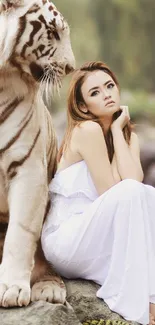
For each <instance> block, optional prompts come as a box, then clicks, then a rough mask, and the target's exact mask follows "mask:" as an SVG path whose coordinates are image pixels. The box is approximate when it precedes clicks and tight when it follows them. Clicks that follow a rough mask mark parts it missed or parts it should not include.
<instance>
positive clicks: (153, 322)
mask: <svg viewBox="0 0 155 325" xmlns="http://www.w3.org/2000/svg"><path fill="white" fill-rule="evenodd" d="M149 325H155V318H154V316H153V315H152V314H151V313H150V314H149Z"/></svg>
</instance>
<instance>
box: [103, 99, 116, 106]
mask: <svg viewBox="0 0 155 325" xmlns="http://www.w3.org/2000/svg"><path fill="white" fill-rule="evenodd" d="M112 104H115V102H114V101H113V100H109V102H107V103H106V104H105V106H109V105H112Z"/></svg>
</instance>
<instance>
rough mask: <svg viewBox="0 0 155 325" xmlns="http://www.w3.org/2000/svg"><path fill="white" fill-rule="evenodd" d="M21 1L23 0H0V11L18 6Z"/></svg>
mask: <svg viewBox="0 0 155 325" xmlns="http://www.w3.org/2000/svg"><path fill="white" fill-rule="evenodd" d="M23 2H24V1H23V0H0V12H2V11H8V10H11V9H15V8H17V7H20V6H21V5H22V4H23Z"/></svg>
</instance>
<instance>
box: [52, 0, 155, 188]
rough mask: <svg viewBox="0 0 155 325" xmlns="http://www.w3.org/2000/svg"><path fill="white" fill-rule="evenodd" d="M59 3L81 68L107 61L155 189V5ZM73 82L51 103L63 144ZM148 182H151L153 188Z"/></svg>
mask: <svg viewBox="0 0 155 325" xmlns="http://www.w3.org/2000/svg"><path fill="white" fill-rule="evenodd" d="M54 3H55V5H56V6H57V8H58V9H59V10H60V12H61V13H62V14H63V15H64V17H65V18H66V19H67V21H68V23H69V26H70V30H71V42H72V48H73V52H74V55H75V57H76V66H77V67H78V66H80V65H81V64H83V63H84V62H86V61H92V60H103V61H104V62H106V63H107V64H108V65H109V66H110V68H111V69H112V70H113V71H114V72H115V74H116V76H117V78H118V80H119V82H120V86H121V94H122V95H121V98H122V104H124V105H128V106H129V111H130V115H131V118H132V120H133V121H134V122H135V123H136V131H137V132H138V133H139V135H140V144H141V159H142V162H143V166H144V168H145V174H147V173H150V174H149V177H151V179H152V182H154V183H153V184H152V185H155V36H154V31H155V18H154V15H155V0H95V1H94V0H64V1H62V0H55V1H54ZM69 81H70V77H69V76H68V77H66V79H65V81H64V83H63V88H62V90H61V94H60V97H59V98H55V99H54V101H53V103H52V111H53V113H54V115H55V125H56V129H57V132H58V138H59V140H61V138H62V135H63V132H64V127H65V110H66V97H67V88H68V83H69ZM56 97H57V96H56ZM56 112H57V113H56ZM146 161H147V162H146ZM150 170H151V172H150ZM150 175H151V176H150ZM147 177H148V176H147V175H146V182H148V183H150V180H147Z"/></svg>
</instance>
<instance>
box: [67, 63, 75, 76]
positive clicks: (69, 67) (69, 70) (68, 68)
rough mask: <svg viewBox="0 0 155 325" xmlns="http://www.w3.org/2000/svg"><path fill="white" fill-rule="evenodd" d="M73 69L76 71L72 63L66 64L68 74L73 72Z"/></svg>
mask: <svg viewBox="0 0 155 325" xmlns="http://www.w3.org/2000/svg"><path fill="white" fill-rule="evenodd" d="M73 71H74V67H73V66H72V65H70V64H66V66H65V73H66V75H67V74H69V73H71V72H73Z"/></svg>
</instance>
